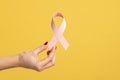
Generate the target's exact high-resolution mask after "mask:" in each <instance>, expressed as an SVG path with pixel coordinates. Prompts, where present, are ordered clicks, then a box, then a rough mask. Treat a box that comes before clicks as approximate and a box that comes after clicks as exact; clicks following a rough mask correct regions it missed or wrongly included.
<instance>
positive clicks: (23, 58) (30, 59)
mask: <svg viewBox="0 0 120 80" xmlns="http://www.w3.org/2000/svg"><path fill="white" fill-rule="evenodd" d="M47 46H48V45H47V43H45V44H44V45H42V46H40V47H38V48H36V49H34V50H31V51H27V52H24V53H22V54H20V55H19V62H20V64H19V66H21V67H25V68H29V69H34V70H37V71H42V70H44V69H46V68H49V67H51V66H53V65H54V64H55V59H56V54H55V50H56V48H55V47H53V48H52V49H51V50H50V51H48V52H47V55H48V56H47V57H46V58H44V59H43V60H38V54H39V53H41V52H42V51H44V50H45V49H47Z"/></svg>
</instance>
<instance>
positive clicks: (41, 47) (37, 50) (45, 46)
mask: <svg viewBox="0 0 120 80" xmlns="http://www.w3.org/2000/svg"><path fill="white" fill-rule="evenodd" d="M47 47H48V42H45V43H44V44H43V45H42V46H40V47H38V48H36V49H34V50H33V52H34V53H35V54H39V53H40V52H42V51H44V50H45V49H47Z"/></svg>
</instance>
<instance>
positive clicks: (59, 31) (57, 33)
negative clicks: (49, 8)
mask: <svg viewBox="0 0 120 80" xmlns="http://www.w3.org/2000/svg"><path fill="white" fill-rule="evenodd" d="M57 16H60V17H62V19H63V21H62V23H61V25H60V27H59V28H57V26H56V25H55V23H54V18H55V17H57ZM51 27H52V30H53V32H54V36H53V38H52V40H51V41H50V42H49V44H48V48H49V49H51V48H52V47H53V46H54V45H55V44H56V43H57V41H58V40H59V41H60V43H61V44H62V46H63V47H64V49H65V50H67V48H68V47H69V43H68V42H67V40H66V39H65V38H64V36H63V35H62V34H63V32H64V30H65V28H66V21H65V18H64V17H63V15H62V14H61V13H58V12H57V13H55V14H54V15H53V17H52V22H51Z"/></svg>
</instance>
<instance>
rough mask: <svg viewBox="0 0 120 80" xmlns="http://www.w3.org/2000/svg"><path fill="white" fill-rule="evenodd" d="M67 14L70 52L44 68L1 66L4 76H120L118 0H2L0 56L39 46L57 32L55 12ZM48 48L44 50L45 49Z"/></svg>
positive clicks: (2, 79)
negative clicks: (55, 30)
mask: <svg viewBox="0 0 120 80" xmlns="http://www.w3.org/2000/svg"><path fill="white" fill-rule="evenodd" d="M56 11H59V12H61V13H63V15H64V16H65V18H66V21H67V28H66V30H65V32H64V36H65V38H66V39H67V40H68V42H69V43H70V47H69V48H68V50H67V51H65V50H64V49H63V47H62V46H61V44H60V43H57V46H58V49H57V60H56V65H55V66H54V67H52V68H49V69H47V70H44V71H42V72H36V71H34V70H29V69H24V68H14V69H8V70H3V71H0V80H120V1H119V0H1V1H0V56H9V55H14V54H18V53H20V52H23V51H26V50H30V49H34V48H36V47H37V46H39V45H41V44H43V43H44V42H45V41H50V40H51V38H52V37H53V32H52V30H51V26H50V23H51V17H52V15H53V13H54V12H56ZM44 53H45V52H44Z"/></svg>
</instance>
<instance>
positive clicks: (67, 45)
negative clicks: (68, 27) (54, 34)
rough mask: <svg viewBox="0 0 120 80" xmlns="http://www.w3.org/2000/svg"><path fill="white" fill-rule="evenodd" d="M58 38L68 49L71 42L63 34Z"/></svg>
mask: <svg viewBox="0 0 120 80" xmlns="http://www.w3.org/2000/svg"><path fill="white" fill-rule="evenodd" d="M58 39H59V41H60V43H61V44H62V46H63V47H64V49H65V50H67V48H68V47H69V43H68V42H67V40H66V39H65V38H64V37H63V36H61V37H59V38H58Z"/></svg>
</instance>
